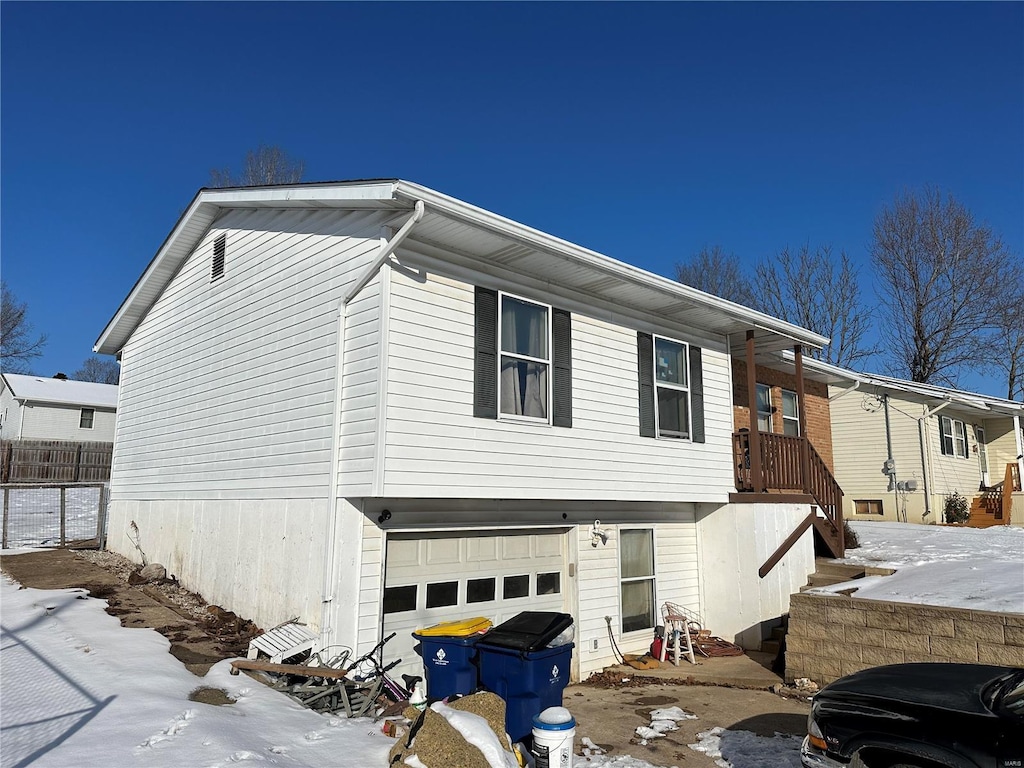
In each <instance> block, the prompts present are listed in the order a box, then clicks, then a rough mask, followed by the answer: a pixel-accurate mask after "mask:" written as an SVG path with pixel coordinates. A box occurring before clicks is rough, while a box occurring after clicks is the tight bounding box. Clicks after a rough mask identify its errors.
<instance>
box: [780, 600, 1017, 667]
mask: <svg viewBox="0 0 1024 768" xmlns="http://www.w3.org/2000/svg"><path fill="white" fill-rule="evenodd" d="M909 661H941V662H950V661H958V662H978V663H981V664H1000V665H1004V666H1010V667H1024V614H1018V613H993V612H990V611H972V610H967V609H962V608H943V607H939V606H931V605H915V604H912V603H891V602H886V601H883V600H865V599H863V598H856V597H847V596H844V595H821V594H813V593H801V594H796V595H791V596H790V605H789V631H788V633H787V635H786V680H787V681H793V680H795V679H796V678H798V677H807V678H810V679H811V680H813V681H814V682H816V683H818V684H820V685H824V684H825V683H830V682H832V681H833V680H836V679H838V678H840V677H842V676H844V675H848V674H851V673H853V672H857V671H859V670H861V669H867V668H868V667H879V666H882V665H884V664H899V663H902V662H909Z"/></svg>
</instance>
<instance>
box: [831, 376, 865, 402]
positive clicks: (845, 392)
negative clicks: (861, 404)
mask: <svg viewBox="0 0 1024 768" xmlns="http://www.w3.org/2000/svg"><path fill="white" fill-rule="evenodd" d="M858 389H860V381H855V382H853V386H852V387H849V388H847V389H844V390H843V391H842V392H836V393H835V394H834V395H832V396H831V397H830V398H829V399H828V401H829V402H830V403H834V402H835V401H836V400H838V399H839V398H840V397H846V396H847V395H848V394H850V393H851V392H856V391H857V390H858Z"/></svg>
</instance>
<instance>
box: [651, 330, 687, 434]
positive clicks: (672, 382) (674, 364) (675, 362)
mask: <svg viewBox="0 0 1024 768" xmlns="http://www.w3.org/2000/svg"><path fill="white" fill-rule="evenodd" d="M686 361H687V351H686V344H684V343H682V342H681V341H672V340H671V339H663V338H661V337H660V336H655V337H654V388H655V390H656V391H657V401H658V408H657V419H658V422H657V427H658V437H675V438H686V437H689V436H690V384H689V378H688V376H687V368H686Z"/></svg>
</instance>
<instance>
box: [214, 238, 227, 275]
mask: <svg viewBox="0 0 1024 768" xmlns="http://www.w3.org/2000/svg"><path fill="white" fill-rule="evenodd" d="M227 247H228V236H227V235H217V239H216V240H214V241H213V272H212V274H211V275H210V280H211V282H212V281H213V280H216V279H218V278H221V277H223V276H224V253H225V252H226V251H227Z"/></svg>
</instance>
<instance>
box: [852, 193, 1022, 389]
mask: <svg viewBox="0 0 1024 768" xmlns="http://www.w3.org/2000/svg"><path fill="white" fill-rule="evenodd" d="M871 255H872V260H873V263H874V268H875V273H876V275H877V278H878V290H879V292H880V294H881V300H882V305H883V308H884V316H883V323H882V326H883V328H882V336H883V339H884V341H885V343H886V350H885V351H886V353H887V355H888V356H889V358H890V363H891V364H892V367H893V368H894V370H895V372H897V373H899V374H901V375H905V376H908V377H909V378H910V379H911V380H912V381H918V382H924V383H933V384H947V385H952V386H955V385H956V382H957V379H958V377H959V374H960V372H961V370H962V369H963V368H964V367H966V366H971V367H975V368H977V367H984V366H986V365H988V364H989V363H990V361H989V359H988V358H989V357H990V356H991V354H992V347H991V346H990V345H989V344H988V343H987V342H989V341H990V340H991V338H992V335H993V332H994V329H995V328H996V327H997V326H998V324H999V323H1000V321H1001V319H1002V318H1003V317H1004V316H1005V313H1006V312H1008V311H1010V309H1011V307H1010V302H1011V301H1012V299H1013V297H1014V294H1015V293H1016V290H1015V289H1014V286H1017V285H1019V284H1020V281H1021V279H1022V278H1021V267H1020V265H1019V264H1018V263H1016V262H1015V260H1014V259H1013V258H1012V257H1011V255H1010V253H1009V251H1008V250H1007V248H1006V246H1005V245H1003V242H1002V240H1001V239H1000V238H999V237H998V235H995V234H994V233H993V232H992V230H991V229H990V228H989V227H988V226H987V225H985V224H981V223H978V222H977V221H975V219H974V215H973V214H972V213H971V212H970V211H969V210H968V209H967V208H966V207H964V206H963V205H962V204H961V203H960V202H958V201H957V200H956V199H954V198H953V196H952V195H950V194H948V193H947V194H943V193H942V192H940V191H939V190H938V189H935V188H931V187H929V188H925V189H924V190H922V191H919V192H914V191H908V192H904V193H903V194H901V195H898V196H897V197H896V199H895V200H894V201H893V204H892V205H891V206H889V207H887V208H885V209H883V210H882V212H881V213H880V214H879V215H878V217H877V218H876V219H875V228H874V244H873V246H872V249H871ZM1017 311H1018V313H1019V308H1017ZM1018 317H1019V314H1018Z"/></svg>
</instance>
